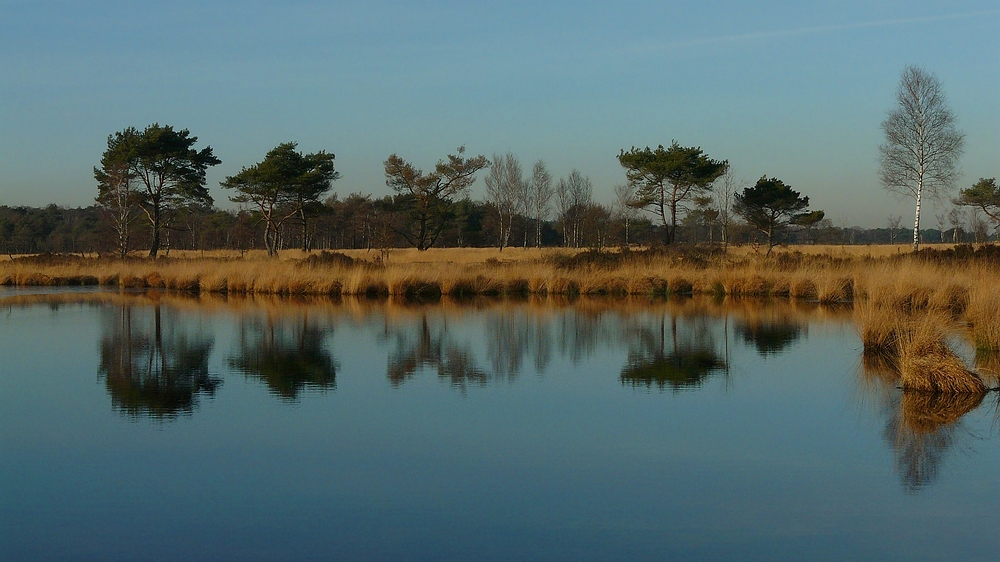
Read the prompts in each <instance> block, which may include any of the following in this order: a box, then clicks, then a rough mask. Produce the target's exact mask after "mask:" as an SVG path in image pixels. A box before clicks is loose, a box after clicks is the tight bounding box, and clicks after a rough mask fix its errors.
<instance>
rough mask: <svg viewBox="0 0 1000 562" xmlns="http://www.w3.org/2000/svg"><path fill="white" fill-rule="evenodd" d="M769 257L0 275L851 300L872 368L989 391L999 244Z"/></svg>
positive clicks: (588, 254) (565, 254)
mask: <svg viewBox="0 0 1000 562" xmlns="http://www.w3.org/2000/svg"><path fill="white" fill-rule="evenodd" d="M809 250H810V251H809V252H800V251H786V252H779V253H776V254H775V255H772V256H771V257H767V258H765V257H763V256H760V255H756V254H754V253H752V252H748V251H746V250H745V249H744V250H736V251H732V252H728V253H724V252H722V251H720V250H718V249H694V248H679V249H670V250H659V251H614V252H594V251H584V252H571V251H566V250H527V251H525V250H521V249H508V250H507V251H506V252H498V251H496V250H493V249H436V250H431V251H428V252H416V251H413V250H404V251H391V252H389V253H388V254H385V253H380V252H359V251H354V252H345V253H336V252H317V253H312V254H308V255H306V254H302V253H301V252H286V253H284V254H283V255H282V256H280V257H279V258H268V257H266V256H263V255H254V254H249V255H242V256H241V255H238V254H228V255H226V254H219V253H216V254H209V255H199V254H195V255H191V254H188V255H185V256H182V257H176V255H175V257H170V258H160V259H156V260H149V259H142V258H134V259H126V260H110V259H101V258H89V257H79V256H33V257H27V258H21V259H14V260H8V261H5V262H0V284H3V285H13V286H20V287H26V286H49V285H103V286H109V287H117V288H120V289H160V290H174V291H184V292H190V293H200V294H203V295H257V296H260V295H283V296H348V295H358V296H367V297H391V298H393V299H401V300H404V301H426V300H431V301H434V300H436V299H440V298H441V297H442V296H450V297H454V298H459V299H468V298H475V297H481V296H487V297H491V296H523V297H532V296H533V297H538V296H545V297H546V298H549V297H576V296H632V297H657V296H676V295H713V296H717V297H728V298H730V299H732V298H751V299H756V298H772V299H773V298H778V299H785V300H788V301H791V302H802V303H812V304H816V305H847V306H850V307H852V308H853V310H854V314H855V319H856V324H857V326H858V329H859V333H860V335H861V339H862V342H863V343H864V354H865V362H866V365H872V366H874V365H878V366H879V368H880V369H882V370H883V371H884V372H886V373H889V376H892V377H896V378H898V380H899V382H900V385H901V386H902V387H904V388H910V389H918V390H925V391H931V392H952V393H961V392H973V393H976V392H981V391H984V390H985V388H986V386H985V385H984V383H983V382H982V381H981V380H980V379H979V377H976V376H974V374H973V373H972V372H971V371H970V370H968V369H966V368H965V366H964V364H963V362H962V361H961V360H959V359H958V357H957V356H956V355H955V353H954V352H953V351H952V350H951V348H950V347H949V346H948V345H947V341H946V340H947V338H948V337H951V336H953V335H954V334H962V337H966V338H968V339H969V341H970V344H971V346H972V347H973V348H974V349H975V355H976V368H977V370H979V371H980V372H993V371H996V370H997V369H996V367H998V366H1000V314H998V312H1000V247H994V246H987V247H984V248H979V249H973V248H971V247H957V248H948V249H944V250H926V251H921V252H920V253H917V254H912V253H903V252H900V251H898V249H896V251H895V252H893V251H888V250H886V249H882V250H877V251H872V250H871V249H868V251H867V252H865V251H861V250H860V249H852V250H851V251H845V250H844V249H843V248H836V247H835V248H828V249H827V251H825V252H821V251H817V250H816V249H815V248H809Z"/></svg>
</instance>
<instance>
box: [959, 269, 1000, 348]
mask: <svg viewBox="0 0 1000 562" xmlns="http://www.w3.org/2000/svg"><path fill="white" fill-rule="evenodd" d="M994 282H995V281H994ZM966 318H967V319H968V320H969V324H970V325H971V327H972V337H973V340H974V341H975V344H976V349H977V350H983V351H990V352H997V353H1000V289H998V288H997V287H996V285H992V286H980V287H977V289H976V290H975V291H974V292H973V293H972V294H971V296H970V298H969V306H968V309H967V310H966Z"/></svg>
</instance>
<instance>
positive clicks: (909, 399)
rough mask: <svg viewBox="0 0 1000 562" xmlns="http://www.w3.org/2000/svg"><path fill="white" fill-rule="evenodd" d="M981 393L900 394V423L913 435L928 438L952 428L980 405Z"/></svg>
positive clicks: (983, 395)
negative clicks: (949, 426)
mask: <svg viewBox="0 0 1000 562" xmlns="http://www.w3.org/2000/svg"><path fill="white" fill-rule="evenodd" d="M985 396H986V394H985V393H983V392H979V393H962V394H942V393H929V392H912V391H908V392H903V400H902V421H903V424H904V425H905V426H906V428H907V429H909V430H911V431H913V432H914V433H917V434H922V435H926V434H931V433H934V432H936V431H938V430H939V429H941V427H942V426H945V425H949V424H953V423H955V422H957V421H958V420H959V419H961V418H962V416H964V415H965V414H968V413H969V412H971V411H973V410H975V409H976V408H978V407H979V405H980V404H982V402H983V398H984V397H985Z"/></svg>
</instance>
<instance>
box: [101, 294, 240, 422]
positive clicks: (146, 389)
mask: <svg viewBox="0 0 1000 562" xmlns="http://www.w3.org/2000/svg"><path fill="white" fill-rule="evenodd" d="M188 325H189V324H188V323H187V322H184V321H182V320H181V319H180V318H179V317H177V316H176V315H174V314H172V313H171V311H170V310H169V309H166V310H164V309H163V308H162V307H161V306H160V305H159V304H156V305H154V306H152V307H133V306H132V305H130V304H123V305H121V306H118V307H110V306H109V307H105V308H104V309H103V312H102V316H101V330H102V335H101V349H100V355H101V359H100V365H99V367H98V373H99V376H101V377H103V378H104V380H105V384H106V386H107V389H108V392H109V393H110V394H111V403H112V407H114V408H115V409H116V410H119V411H121V412H123V413H126V414H128V415H130V416H133V417H143V416H148V417H150V418H159V419H171V418H176V417H177V416H178V415H179V414H190V413H191V412H192V411H193V410H194V407H195V405H196V403H197V397H198V395H200V394H205V395H209V396H212V395H214V394H215V391H216V389H217V388H218V387H219V385H220V384H222V381H221V379H218V378H215V377H212V376H211V375H210V374H209V372H208V357H209V354H210V353H211V351H212V346H213V345H214V343H215V340H214V337H212V336H209V335H206V334H204V333H203V332H201V331H200V330H189V329H186V327H187V326H188Z"/></svg>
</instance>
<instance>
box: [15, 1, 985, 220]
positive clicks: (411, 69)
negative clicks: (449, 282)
mask: <svg viewBox="0 0 1000 562" xmlns="http://www.w3.org/2000/svg"><path fill="white" fill-rule="evenodd" d="M908 64H917V65H921V66H923V67H925V68H926V69H927V70H930V71H932V72H934V73H935V74H937V76H938V77H939V78H940V79H941V81H942V83H943V85H944V88H945V91H946V93H947V96H948V100H949V103H950V105H951V107H952V109H953V110H954V111H955V113H956V114H957V115H958V120H959V127H960V128H961V129H962V130H963V131H965V133H966V135H967V137H966V151H965V156H964V157H963V159H962V167H963V170H964V176H963V178H962V181H961V185H971V184H972V183H973V182H974V181H975V180H976V179H978V178H979V177H982V176H986V177H992V176H998V175H1000V1H998V0H992V1H971V0H970V1H956V2H950V3H947V4H946V3H944V2H929V1H907V2H903V1H890V2H861V1H855V0H846V1H840V2H825V3H808V2H786V1H782V2H723V1H703V2H683V3H682V2H651V1H648V2H629V1H619V2H584V1H579V2H519V1H507V2H444V1H438V2H389V1H368V2H319V1H285V2H272V1H253V0H247V1H211V0H202V1H199V2H188V1H185V0H178V1H173V2H149V3H146V2H135V1H131V2H124V1H122V2H118V1H89V2H88V1H47V0H30V1H28V0H24V1H22V0H0V204H6V205H44V204H47V203H57V204H60V205H66V206H78V205H88V204H90V203H91V202H92V201H93V197H94V196H95V195H96V190H97V188H96V184H95V182H94V180H93V174H92V168H93V166H94V165H95V164H97V163H98V161H99V159H100V156H101V153H102V152H103V150H104V149H105V148H106V139H107V136H108V135H109V134H110V133H112V132H114V131H118V130H121V129H123V128H125V127H128V126H135V127H139V128H142V127H144V126H145V125H147V124H149V123H152V122H159V123H161V124H170V125H173V126H175V127H177V128H187V129H190V130H191V132H192V134H194V135H196V136H198V137H199V138H200V140H201V144H200V146H203V145H204V144H210V145H211V146H212V147H213V148H214V150H215V153H216V155H217V156H219V157H220V158H221V159H222V161H223V164H222V165H220V166H217V167H215V168H213V169H212V170H211V172H210V174H209V185H210V188H211V190H212V193H213V195H214V196H215V198H216V202H217V204H219V205H220V206H232V204H231V203H229V202H228V200H227V197H228V194H227V193H226V192H224V191H223V190H221V189H220V188H219V187H218V182H219V181H220V180H221V179H223V178H224V177H225V176H226V175H229V174H233V173H235V172H236V171H238V170H239V169H240V167H242V166H246V165H250V164H253V163H254V162H257V161H259V160H260V159H261V158H263V156H264V154H265V153H266V152H267V150H269V149H270V148H272V147H274V146H275V145H277V144H278V143H281V142H286V141H297V142H298V143H299V146H300V148H301V149H303V150H305V151H309V152H312V151H316V150H320V149H323V150H327V151H330V152H333V153H335V154H336V155H337V161H336V163H337V168H338V170H339V171H340V172H341V173H342V178H341V179H340V180H339V181H338V182H336V184H335V188H334V189H335V191H336V192H338V193H340V194H342V195H346V194H348V193H351V192H356V191H357V192H364V193H372V194H374V195H376V196H381V195H384V194H387V193H389V190H388V188H387V187H386V186H385V181H384V175H383V172H382V162H383V161H384V160H385V158H386V157H387V156H388V155H389V154H390V153H393V152H395V153H397V154H399V155H400V156H401V157H403V158H404V159H407V160H410V161H412V162H414V163H415V164H417V165H418V166H420V167H423V168H425V169H428V168H431V167H432V166H433V164H434V162H435V161H436V160H437V159H439V158H441V157H443V156H444V155H445V154H447V153H449V152H452V151H454V149H455V147H457V146H458V145H460V144H464V145H465V146H466V147H467V149H468V150H469V151H470V152H471V153H473V154H476V153H483V154H487V155H489V154H491V153H493V152H504V151H507V150H510V151H513V152H514V153H515V154H517V155H518V156H519V157H520V158H521V161H522V163H523V164H524V165H525V167H526V168H529V167H530V165H531V163H532V162H534V161H535V160H536V159H539V158H542V159H544V160H545V161H546V162H547V164H548V165H549V169H550V171H552V173H553V174H554V175H555V176H557V177H558V176H564V175H566V174H568V173H569V171H570V170H571V169H572V168H577V169H579V170H580V171H581V172H583V173H584V174H587V175H589V176H590V177H591V179H592V180H593V182H594V185H595V197H596V198H597V199H598V200H602V201H605V202H610V200H611V197H612V195H611V193H612V186H613V185H614V184H615V183H621V182H623V181H624V173H623V172H622V169H621V167H620V166H619V165H618V162H617V159H616V158H615V157H616V155H617V154H618V151H619V149H622V148H625V149H628V148H630V147H631V146H633V145H635V146H646V145H652V146H655V145H657V144H664V145H666V144H668V143H669V142H670V141H671V140H672V139H676V140H677V141H678V142H679V143H681V144H682V145H698V146H701V147H702V148H703V149H704V150H705V152H706V153H708V154H709V155H710V156H712V157H714V158H719V159H728V160H729V161H730V163H731V164H732V166H733V169H734V171H735V173H736V174H737V176H740V177H745V178H746V179H747V180H749V181H751V182H752V181H754V180H756V179H757V178H758V177H760V176H761V175H763V174H767V175H770V176H776V177H778V178H781V179H782V180H784V181H785V182H786V183H788V184H790V185H792V186H793V187H794V188H795V189H798V190H799V191H801V192H802V193H803V194H804V195H808V196H809V197H810V199H811V201H812V203H813V208H822V209H825V210H826V211H827V216H828V217H830V218H831V219H833V220H834V222H835V223H836V224H838V225H844V226H850V225H863V226H883V225H884V224H885V222H886V217H887V216H888V215H890V214H902V215H903V216H904V217H908V216H909V215H911V214H912V209H911V207H912V202H910V203H907V202H905V201H899V200H897V199H894V198H893V197H891V196H890V195H888V194H886V193H885V192H884V191H883V190H882V189H881V188H880V186H879V183H878V179H877V175H876V168H877V164H876V157H877V147H878V144H879V143H880V142H881V140H882V133H881V130H880V128H879V124H880V123H881V121H882V119H883V118H884V117H885V114H886V112H887V111H888V110H889V109H890V108H891V107H892V105H893V95H894V92H895V89H896V86H897V84H898V80H899V75H900V72H901V71H902V69H903V67H904V66H906V65H908ZM482 192H483V187H482V184H481V183H479V184H477V185H476V186H475V187H474V188H473V196H475V197H481V195H482ZM927 216H930V215H927V214H925V217H927ZM924 225H925V226H933V225H932V221H925V222H924Z"/></svg>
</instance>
